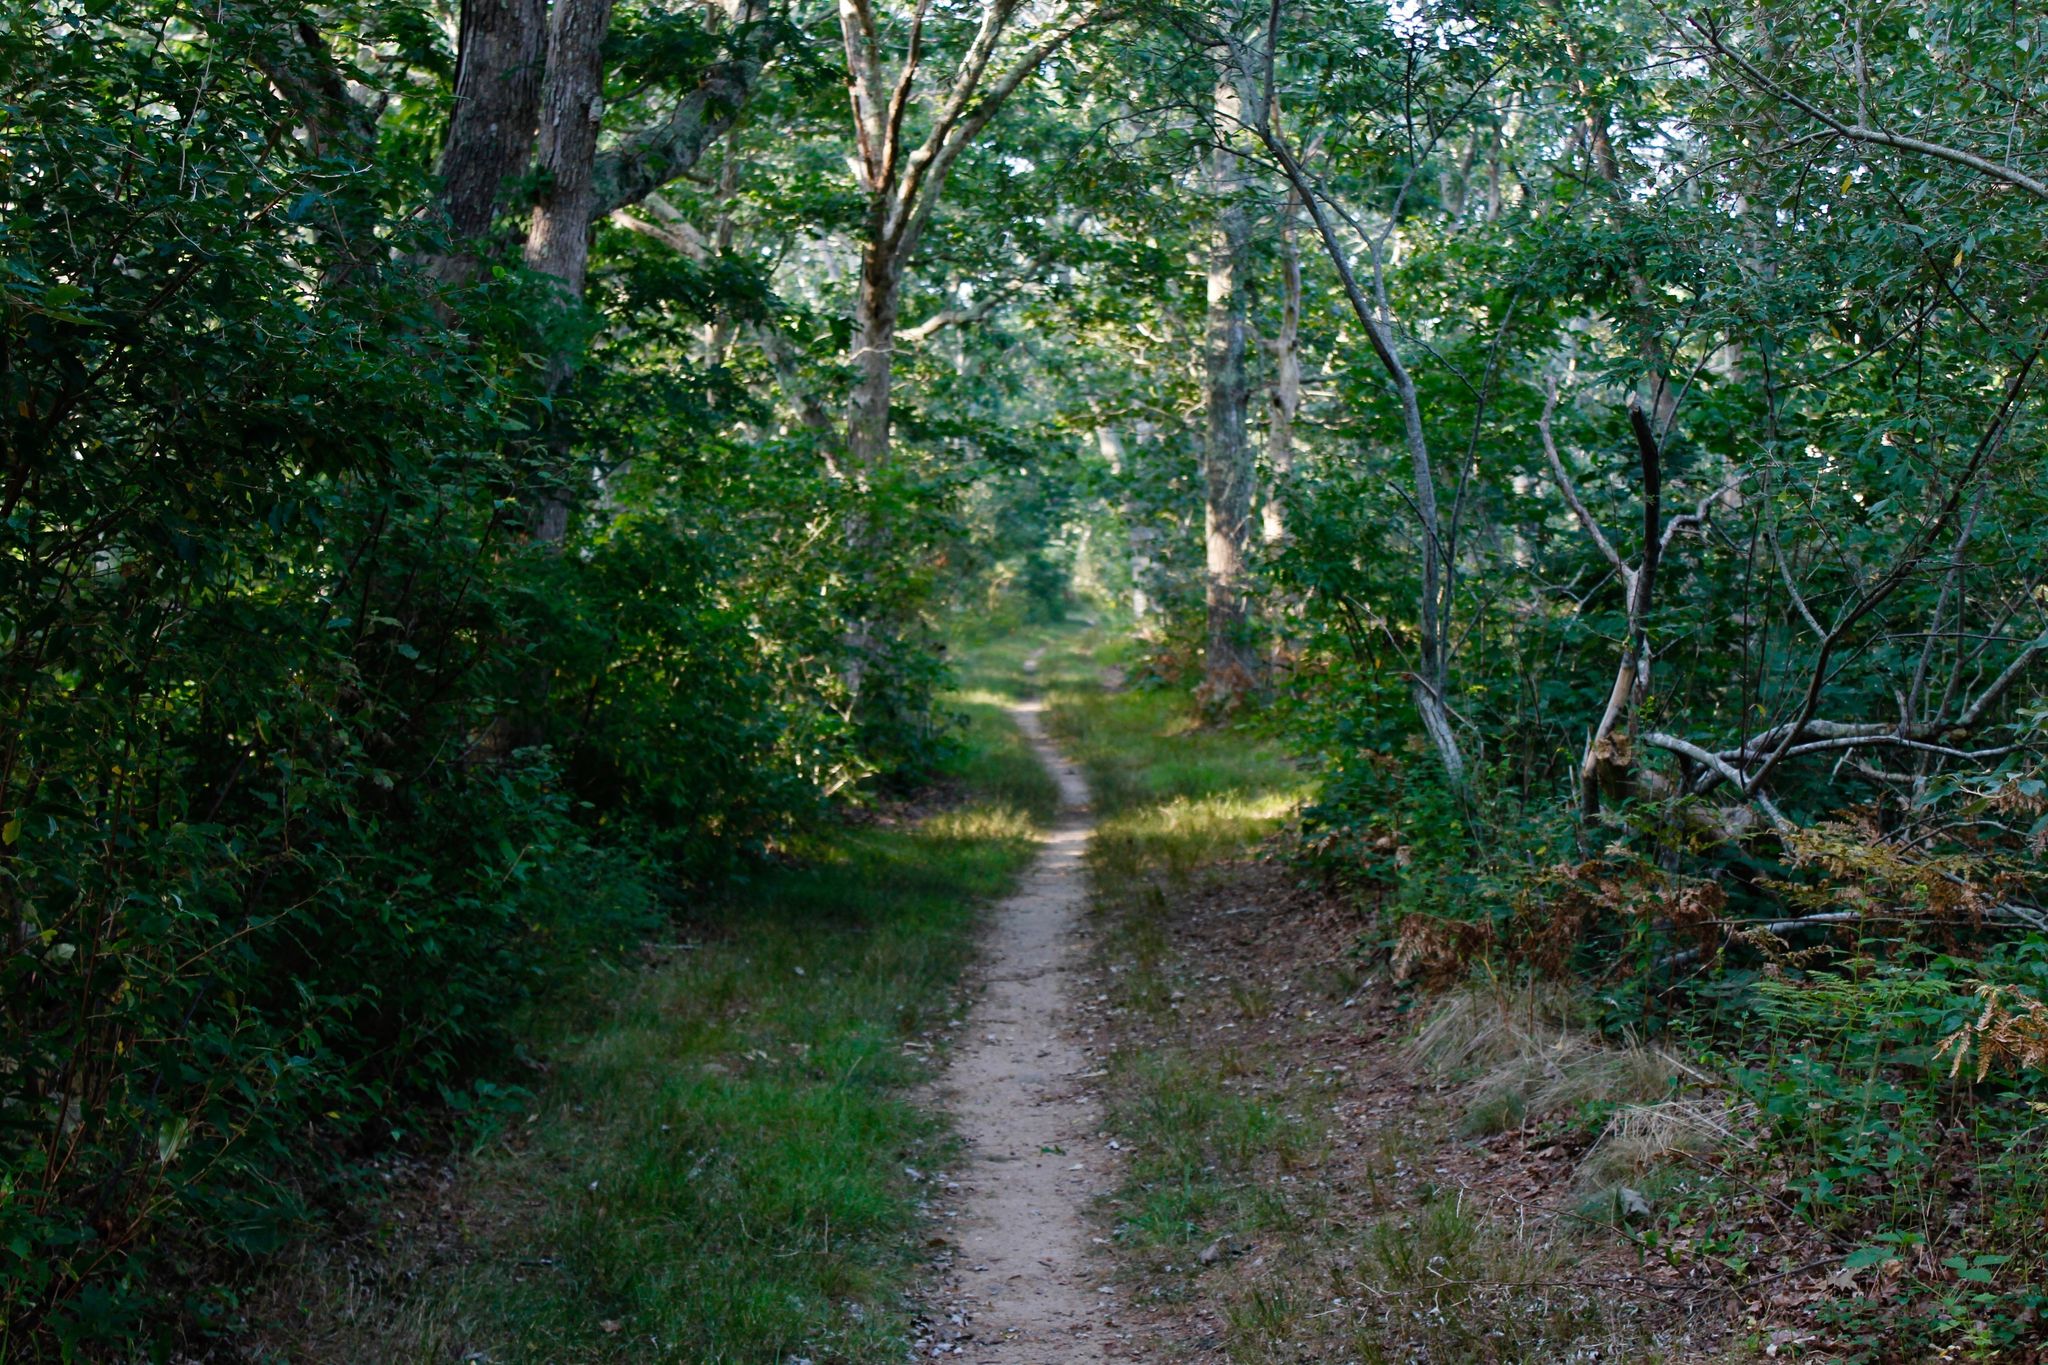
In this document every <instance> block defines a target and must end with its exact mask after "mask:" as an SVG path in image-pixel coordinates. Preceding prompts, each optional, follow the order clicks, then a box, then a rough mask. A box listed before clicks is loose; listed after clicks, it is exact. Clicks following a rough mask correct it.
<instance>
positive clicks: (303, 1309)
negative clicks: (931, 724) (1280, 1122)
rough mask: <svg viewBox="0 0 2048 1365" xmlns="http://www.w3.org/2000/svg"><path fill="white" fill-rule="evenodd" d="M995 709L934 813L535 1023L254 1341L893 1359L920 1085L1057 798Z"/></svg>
mask: <svg viewBox="0 0 2048 1365" xmlns="http://www.w3.org/2000/svg"><path fill="white" fill-rule="evenodd" d="M998 700H999V699H998V698H996V697H994V696H992V695H988V694H986V693H985V692H983V693H975V692H970V693H969V694H967V695H965V696H963V697H962V698H960V699H958V704H959V705H960V707H961V709H963V710H964V711H965V712H966V713H967V716H968V729H967V732H966V735H965V737H964V739H965V743H964V744H963V747H962V755H961V758H960V761H959V763H958V764H957V768H956V771H955V773H954V774H953V780H954V788H953V790H952V792H951V793H950V798H949V799H948V800H946V801H944V802H942V803H940V804H939V805H938V807H937V808H936V809H934V810H930V811H927V812H925V813H922V814H919V813H916V812H907V813H903V814H901V815H900V816H899V817H897V818H893V819H887V820H882V821H878V822H876V823H874V824H871V825H868V826H864V827H860V828H855V829H849V830H843V831H839V832H837V833H834V834H832V835H830V836H829V837H826V838H824V839H822V840H820V841H818V842H815V843H814V844H812V845H811V846H809V847H806V848H802V849H799V850H796V852H797V853H798V855H799V858H798V860H797V861H796V863H795V864H794V865H792V866H789V867H787V868H784V869H780V870H776V871H772V872H770V873H768V874H766V875H761V876H758V877H756V878H755V879H753V880H752V881H751V882H749V883H748V884H746V885H744V886H741V887H739V888H737V889H735V890H734V891H732V892H731V893H730V894H728V895H727V896H725V897H724V898H723V899H721V900H720V901H719V902H718V903H717V904H715V905H710V906H707V907H705V908H704V909H703V910H702V912H701V913H700V914H697V915H694V916H692V917H691V918H690V920H689V921H688V922H686V923H685V924H683V925H681V926H679V927H678V929H677V933H676V939H675V941H673V942H671V943H667V944H661V945H649V947H648V950H647V952H646V954H645V955H644V959H643V961H642V963H641V964H640V965H638V966H634V967H622V968H618V969H614V970H610V971H608V972H606V973H603V974H601V975H600V977H599V979H597V980H596V981H595V982H594V983H593V986H594V988H593V991H592V992H591V994H590V997H589V998H588V999H587V1000H585V1001H584V1002H583V1003H582V1004H581V1005H580V1006H579V1007H578V1008H576V1009H575V1010H572V1011H569V1012H567V1013H565V1014H563V1015H562V1016H559V1017H556V1018H552V1019H549V1020H544V1021H539V1022H538V1023H537V1025H536V1029H535V1042H534V1050H535V1052H536V1054H538V1055H539V1056H540V1057H542V1058H544V1059H545V1061H544V1066H545V1078H544V1081H543V1082H542V1083H541V1084H539V1085H538V1086H536V1087H535V1093H534V1095H533V1098H532V1102H531V1104H530V1105H528V1106H526V1107H525V1109H524V1110H523V1112H520V1113H518V1114H515V1115H514V1116H512V1117H511V1119H510V1121H509V1122H508V1123H507V1125H506V1126H505V1127H504V1128H503V1129H502V1130H501V1131H499V1132H497V1133H496V1134H495V1135H493V1136H492V1137H491V1138H490V1139H489V1140H488V1141H486V1142H484V1143H482V1144H480V1146H479V1148H478V1150H477V1151H476V1152H475V1153H474V1154H473V1155H472V1156H471V1157H470V1158H468V1159H467V1160H466V1161H464V1162H462V1163H460V1164H459V1167H458V1169H457V1170H456V1171H455V1173H454V1174H453V1176H452V1178H449V1179H447V1180H444V1181H440V1182H431V1181H430V1182H425V1184H424V1186H422V1187H421V1188H419V1189H417V1190H415V1192H414V1193H413V1195H411V1196H409V1197H407V1198H394V1199H391V1200H387V1201H383V1202H381V1203H380V1204H379V1205H377V1206H376V1207H377V1212H376V1217H375V1219H374V1220H373V1224H372V1225H371V1226H367V1227H365V1228H364V1229H363V1230H362V1232H361V1234H360V1235H359V1236H358V1237H357V1238H355V1239H354V1240H353V1242H351V1243H349V1244H347V1245H339V1246H329V1247H326V1248H322V1249H320V1250H318V1251H316V1252H314V1253H311V1254H309V1256H308V1258H307V1260H306V1262H305V1263H304V1264H303V1265H302V1266H301V1267H299V1269H298V1271H297V1273H294V1274H292V1275H289V1276H287V1277H285V1279H284V1281H283V1282H282V1284H281V1285H280V1286H278V1287H276V1288H275V1289H274V1290H273V1291H272V1292H271V1293H270V1294H269V1295H268V1296H267V1300H268V1301H267V1302H266V1303H264V1304H261V1305H258V1308H259V1315H261V1316H267V1317H268V1318H269V1319H270V1322H269V1326H268V1328H267V1331H266V1333H265V1335H266V1337H267V1339H268V1342H269V1346H270V1349H271V1354H272V1355H273V1357H274V1358H280V1359H285V1358H288V1359H293V1360H319V1361H335V1362H340V1361H362V1360H392V1361H399V1360H404V1361H443V1360H445V1361H493V1362H502V1363H509V1362H522V1361H530V1362H571V1361H625V1360H631V1361H688V1362H692V1365H698V1363H700V1362H701V1363H702V1365H711V1363H712V1362H741V1361H745V1362H781V1361H783V1360H785V1359H788V1358H791V1357H809V1358H812V1359H815V1360H818V1361H821V1362H823V1361H874V1360H883V1359H893V1358H897V1357H900V1356H901V1354H902V1352H903V1350H904V1349H905V1342H906V1340H907V1338H906V1334H905V1327H906V1309H905V1305H904V1301H903V1295H902V1291H903V1289H904V1288H905V1286H906V1285H907V1284H908V1283H909V1281H910V1279H911V1277H912V1276H913V1275H914V1274H915V1273H916V1271H917V1268H918V1262H919V1259H920V1253H919V1251H918V1248H919V1247H920V1246H921V1244H922V1240H923V1239H922V1237H921V1236H919V1235H918V1227H919V1220H920V1193H919V1187H918V1183H917V1178H916V1176H915V1174H914V1172H915V1170H916V1168H919V1167H925V1168H930V1167H931V1166H933V1165H934V1164H938V1163H939V1162H940V1161H941V1160H942V1157H941V1153H943V1152H944V1151H945V1150H946V1148H947V1145H948V1142H949V1139H948V1136H947V1134H946V1132H945V1131H944V1129H943V1127H942V1126H941V1124H940V1122H939V1121H938V1120H937V1119H936V1118H935V1117H934V1116H932V1115H931V1114H930V1113H929V1112H928V1111H927V1110H925V1109H924V1108H921V1107H920V1106H919V1105H918V1104H917V1103H915V1102H914V1100H913V1094H912V1092H913V1090H914V1088H915V1087H916V1086H918V1085H919V1084H920V1083H922V1082H923V1081H925V1080H926V1079H927V1078H928V1077H929V1075H930V1068H931V1064H932V1057H933V1053H934V1050H935V1048H937V1047H938V1046H940V1045H941V1044H942V1042H943V1033H944V1030H945V1028H946V1027H947V1023H948V1020H949V1019H951V1018H954V1017H955V1016H956V1014H957V1010H958V996H959V991H960V988H961V981H962V976H963V973H964V971H965V969H966V968H967V966H968V964H969V962H970V960H971V956H972V952H973V946H974V934H975V929H976V924H977V919H978V914H979V910H980V908H981V907H982V906H983V905H985V904H986V902H987V901H988V900H990V899H991V898H992V897H994V896H996V895H998V894H999V893H1000V892H1002V891H1003V890H1004V889H1005V888H1006V887H1007V886H1008V885H1009V884H1010V882H1011V881H1012V879H1013V878H1014V877H1015V875H1016V874H1017V873H1018V872H1019V871H1020V869H1021V868H1022V867H1023V866H1024V865H1025V864H1026V863H1027V862H1028V860H1029V859H1030V857H1031V856H1032V852H1033V848H1034V845H1033V843H1032V838H1031V836H1032V833H1033V828H1034V824H1035V822H1038V821H1041V820H1043V819H1044V818H1045V817H1046V816H1047V815H1048V814H1049V813H1050V811H1051V810H1052V809H1053V808H1054V805H1055V803H1056V796H1055V792H1054V789H1053V787H1052V785H1051V782H1050V780H1049V778H1047V776H1046V775H1045V774H1044V772H1043V770H1042V769H1041V768H1039V766H1038V765H1037V764H1036V762H1035V761H1034V760H1033V759H1032V756H1031V754H1030V751H1029V750H1028V748H1027V747H1025V745H1024V744H1023V743H1022V741H1021V739H1020V737H1019V736H1017V734H1016V733H1015V731H1014V730H1013V729H1012V727H1011V726H1010V725H1009V722H1008V721H1007V719H1006V718H1005V717H1003V716H1002V714H1001V712H1000V710H999V708H998V706H997V705H996V702H997V701H998ZM415 1183H416V1184H418V1183H419V1182H415Z"/></svg>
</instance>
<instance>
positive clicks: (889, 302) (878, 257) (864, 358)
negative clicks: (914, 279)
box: [846, 224, 904, 471]
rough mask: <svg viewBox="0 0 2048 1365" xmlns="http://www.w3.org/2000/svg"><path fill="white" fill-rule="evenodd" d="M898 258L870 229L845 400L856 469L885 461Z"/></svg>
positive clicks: (899, 302)
mask: <svg viewBox="0 0 2048 1365" xmlns="http://www.w3.org/2000/svg"><path fill="white" fill-rule="evenodd" d="M903 255H904V253H902V252H901V251H899V250H897V249H896V247H895V246H894V245H893V244H892V243H890V242H889V241H888V240H887V239H886V238H885V237H883V236H881V235H880V233H879V232H878V231H876V230H875V229H874V225H872V224H871V230H870V233H869V237H868V240H867V242H866V244H865V245H864V246H863V247H862V249H861V262H860V292H859V294H858V296H857V297H856V299H855V301H854V313H853V371H854V381H853V391H852V393H851V394H849V395H848V401H847V414H846V450H847V455H848V457H849V463H850V464H851V465H852V467H853V468H854V469H856V470H861V471H873V470H876V469H879V468H881V467H882V465H883V464H885V463H886V462H887V461H888V458H889V435H890V431H889V398H890V391H891V389H892V387H893V386H894V382H895V373H896V325H897V322H898V319H899V316H900V314H901V311H902V306H903Z"/></svg>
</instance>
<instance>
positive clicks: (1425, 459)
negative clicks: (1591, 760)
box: [1254, 122, 1467, 795]
mask: <svg viewBox="0 0 2048 1365" xmlns="http://www.w3.org/2000/svg"><path fill="white" fill-rule="evenodd" d="M1254 131H1256V132H1257V133H1258V135H1259V138H1260V140H1261V141H1262V142H1264V143H1265V145H1266V149H1267V150H1268V151H1270V152H1271V153H1272V154H1273V157H1274V159H1275V160H1276V161H1278V162H1279V163H1280V169H1281V171H1282V173H1284V174H1285V175H1286V177H1287V182H1288V184H1290V185H1291V186H1293V187H1294V189H1295V191H1296V192H1297V193H1298V194H1300V195H1301V199H1302V204H1303V206H1304V207H1305V208H1306V209H1307V210H1308V215H1309V221H1310V222H1311V223H1313V224H1314V225H1315V229H1316V236H1317V238H1318V239H1319V240H1320V241H1321V242H1322V244H1323V249H1324V251H1325V253H1326V254H1327V255H1328V256H1329V258H1330V264H1331V265H1332V266H1333V267H1334V268H1335V269H1336V271H1337V281H1338V283H1339V284H1341V285H1342V286H1343V289H1344V298H1345V301H1346V302H1347V303H1348V304H1349V305H1350V307H1351V312H1352V316H1354V317H1356V318H1357V319H1358V322H1359V325H1360V326H1361V327H1363V328H1364V329H1365V334H1366V339H1367V340H1368V341H1369V342H1370V343H1371V345H1372V350H1373V354H1374V356H1375V357H1377V358H1378V360H1379V362H1380V367H1381V368H1382V369H1383V370H1384V371H1385V372H1386V375H1387V381H1388V383H1390V384H1391V385H1392V386H1393V389H1394V395H1395V397H1396V398H1398V399H1399V400H1400V404H1401V430H1402V435H1403V437H1404V438H1405V441H1406V444H1407V447H1408V461H1409V465H1410V468H1411V470H1412V472H1413V475H1414V496H1415V519H1416V521H1417V523H1418V526H1417V540H1418V541H1419V543H1420V549H1421V556H1422V565H1421V568H1422V575H1421V577H1422V582H1421V584H1420V589H1421V590H1420V592H1418V593H1417V594H1416V596H1417V599H1418V601H1417V606H1418V608H1419V610H1418V613H1417V619H1416V635H1417V637H1418V638H1417V640H1416V661H1415V673H1414V675H1413V677H1412V678H1411V679H1410V682H1409V693H1410V695H1411V696H1412V697H1413V698H1414V700H1415V713H1416V716H1417V718H1418V719H1420V720H1421V722H1422V728H1423V731H1424V733H1425V734H1427V735H1428V737H1429V741H1430V744H1431V745H1432V746H1433V747H1434V748H1435V749H1436V752H1437V758H1438V759H1439V761H1441V762H1442V764H1443V767H1444V776H1445V778H1446V779H1447V780H1448V781H1449V783H1450V785H1451V788H1452V790H1453V791H1455V792H1457V793H1459V794H1460V795H1463V794H1465V793H1466V791H1467V782H1466V775H1465V755H1464V752H1463V750H1462V749H1461V748H1460V747H1459V744H1458V735H1457V729H1456V727H1455V726H1454V724H1453V716H1452V712H1451V708H1450V702H1449V698H1448V691H1449V675H1450V643H1449V631H1448V621H1447V620H1446V618H1447V617H1448V616H1449V607H1450V604H1449V602H1447V601H1446V600H1445V597H1444V584H1445V574H1444V566H1443V518H1442V516H1441V515H1440V514H1439V511H1438V507H1437V489H1436V471H1435V466H1434V464H1433V462H1432V461H1431V459H1430V453H1429V435H1428V430H1427V428H1426V427H1424V425H1423V422H1422V401H1421V397H1420V395H1419V394H1418V393H1417V392H1416V388H1415V377H1414V376H1413V375H1412V374H1410V373H1409V372H1408V366H1407V364H1406V363H1405V362H1404V361H1403V360H1402V359H1401V354H1400V352H1399V351H1398V350H1397V349H1396V348H1395V338H1394V331H1393V325H1392V322H1393V320H1392V316H1391V314H1390V313H1389V312H1388V309H1387V300H1386V295H1385V291H1384V288H1383V287H1380V260H1379V249H1378V247H1377V245H1376V244H1375V243H1374V242H1373V241H1372V239H1371V238H1369V237H1368V238H1366V239H1365V243H1366V247H1367V249H1368V250H1369V251H1371V252H1372V253H1373V261H1372V264H1373V279H1374V283H1375V297H1374V298H1371V299H1369V298H1368V297H1367V295H1366V292H1365V289H1364V287H1363V286H1362V285H1361V284H1360V282H1359V279H1358V275H1357V273H1356V272H1355V271H1353V270H1352V268H1351V255H1350V252H1349V251H1348V250H1347V249H1346V247H1345V245H1344V240H1343V239H1342V238H1341V237H1339V236H1338V234H1337V227H1336V224H1335V223H1334V222H1333V221H1332V220H1331V215H1330V211H1329V209H1328V208H1327V207H1326V206H1325V204H1324V201H1323V200H1322V199H1321V198H1319V197H1318V194H1317V190H1316V187H1315V186H1314V184H1313V183H1312V182H1311V181H1310V179H1309V176H1308V172H1307V171H1306V170H1305V169H1303V167H1302V164H1301V161H1300V159H1299V158H1297V157H1296V156H1295V154H1294V151H1293V149H1292V148H1290V147H1289V146H1288V145H1287V143H1286V141H1285V139H1284V138H1282V137H1281V136H1280V134H1279V133H1277V132H1276V131H1274V129H1273V127H1272V125H1271V124H1270V123H1263V122H1262V123H1260V124H1258V125H1256V126H1255V128H1254ZM1375 300H1376V301H1375Z"/></svg>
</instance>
